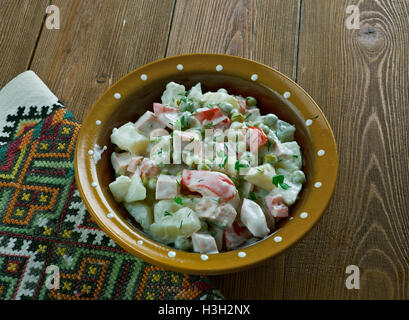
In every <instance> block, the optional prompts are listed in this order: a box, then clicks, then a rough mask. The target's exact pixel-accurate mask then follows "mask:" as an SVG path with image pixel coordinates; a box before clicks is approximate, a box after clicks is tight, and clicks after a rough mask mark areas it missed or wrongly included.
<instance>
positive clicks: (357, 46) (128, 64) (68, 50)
mask: <svg viewBox="0 0 409 320" xmlns="http://www.w3.org/2000/svg"><path fill="white" fill-rule="evenodd" d="M51 3H52V4H54V5H56V6H58V8H59V9H60V23H61V24H60V29H59V30H50V29H48V28H47V27H46V26H47V23H45V22H46V17H48V16H47V15H46V7H47V6H48V5H50V4H51ZM351 4H352V5H359V9H360V29H350V28H347V26H348V24H346V22H347V23H348V22H350V23H352V22H353V21H352V20H349V18H348V17H350V16H351V15H352V12H350V13H347V7H348V6H349V5H351ZM408 17H409V0H393V1H392V0H379V1H375V0H361V1H358V0H345V1H344V0H271V1H269V0H265V1H233V0H231V1H228V0H134V1H132V0H128V1H127V0H105V1H104V0H93V1H86V0H52V1H51V0H35V1H33V0H19V1H15V0H2V1H0V70H1V73H0V87H2V86H3V85H5V84H6V83H7V82H8V81H9V80H11V79H12V78H13V77H14V76H16V75H17V74H19V73H20V72H23V71H25V70H27V69H32V70H34V71H35V72H36V73H37V74H38V75H39V76H40V77H41V78H42V79H43V80H44V82H45V83H46V84H47V85H48V86H49V87H50V88H51V90H52V91H53V92H54V93H55V94H56V95H57V96H58V97H59V98H60V99H61V100H62V101H64V103H65V104H66V105H67V106H68V107H69V108H70V110H72V111H73V113H74V114H75V116H76V117H77V118H78V119H79V120H82V119H83V118H84V116H85V115H86V113H87V111H88V109H89V108H90V107H91V105H92V104H93V103H94V102H95V101H96V99H97V98H98V97H99V96H100V95H101V94H102V93H103V92H104V91H105V90H106V89H107V88H108V87H109V86H110V85H111V84H112V83H114V82H115V81H116V80H118V79H119V78H120V77H122V76H124V75H125V74H127V73H128V72H130V71H132V70H133V69H135V68H137V67H139V66H141V65H143V64H145V63H147V62H150V61H153V60H156V59H159V58H162V57H165V56H173V55H177V54H181V53H191V52H215V53H227V54H232V55H237V56H242V57H246V58H250V59H253V60H256V61H259V62H262V63H265V64H267V65H269V66H273V67H276V68H278V69H279V70H280V71H281V72H283V73H285V74H287V75H289V76H290V77H291V78H292V79H294V80H295V81H297V82H298V83H299V84H300V85H301V86H302V87H304V88H305V89H306V90H307V92H309V93H310V94H311V95H312V97H313V98H314V99H315V100H316V101H317V103H318V104H319V105H320V107H321V108H322V110H323V111H324V113H325V115H326V116H327V118H328V120H329V122H330V123H331V126H332V128H333V130H334V134H335V137H336V140H337V143H338V150H339V164H340V165H339V168H340V170H339V179H338V184H337V188H336V192H335V195H334V197H333V199H332V201H331V204H330V206H329V208H328V210H327V212H326V214H325V215H324V217H323V218H322V220H321V221H320V223H319V224H318V225H317V227H315V228H314V230H313V231H312V232H311V233H310V234H309V235H308V236H307V237H306V238H304V239H303V240H302V241H300V242H299V243H298V244H297V245H295V246H294V247H292V248H291V249H290V250H288V251H287V252H286V253H284V254H282V255H281V256H279V257H277V258H274V259H271V260H269V261H267V262H266V263H265V264H264V265H262V266H260V267H258V268H256V269H252V270H249V271H246V272H241V273H236V274H230V275H225V276H214V277H211V278H212V280H213V281H214V282H215V283H216V284H217V285H218V286H219V287H220V288H221V290H222V292H223V293H224V295H225V296H226V298H229V299H237V298H241V299H372V298H380V299H408V298H409V212H408V208H409V192H408V185H409V160H408V159H409V134H408V133H409V67H408V65H409V54H408V52H409V32H408V31H409V18H408ZM347 20H348V21H347ZM349 26H350V25H349ZM348 265H357V266H358V267H359V269H360V289H359V290H354V289H352V290H349V289H347V288H346V285H345V281H346V278H347V276H348V275H347V274H346V267H347V266H348Z"/></svg>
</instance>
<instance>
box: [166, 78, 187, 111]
mask: <svg viewBox="0 0 409 320" xmlns="http://www.w3.org/2000/svg"><path fill="white" fill-rule="evenodd" d="M185 94H186V89H185V86H183V85H180V84H177V83H175V82H173V81H172V82H169V83H168V84H167V85H166V90H165V91H164V92H163V94H162V103H163V104H164V105H167V106H172V107H177V106H178V104H177V99H178V97H180V96H184V95H185Z"/></svg>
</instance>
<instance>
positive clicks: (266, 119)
mask: <svg viewBox="0 0 409 320" xmlns="http://www.w3.org/2000/svg"><path fill="white" fill-rule="evenodd" d="M261 119H262V120H261V121H262V122H263V123H264V124H265V125H267V126H269V127H270V128H274V127H275V126H276V124H277V121H278V118H277V116H276V115H275V114H272V113H270V114H267V115H265V116H262V117H261Z"/></svg>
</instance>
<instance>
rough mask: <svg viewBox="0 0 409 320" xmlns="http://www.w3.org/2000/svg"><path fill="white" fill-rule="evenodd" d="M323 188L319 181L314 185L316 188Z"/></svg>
mask: <svg viewBox="0 0 409 320" xmlns="http://www.w3.org/2000/svg"><path fill="white" fill-rule="evenodd" d="M321 186H322V183H321V182H319V181H318V182H316V183H315V184H314V187H316V188H321Z"/></svg>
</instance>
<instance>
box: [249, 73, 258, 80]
mask: <svg viewBox="0 0 409 320" xmlns="http://www.w3.org/2000/svg"><path fill="white" fill-rule="evenodd" d="M250 79H251V80H253V81H257V80H258V74H252V75H251V78H250Z"/></svg>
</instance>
